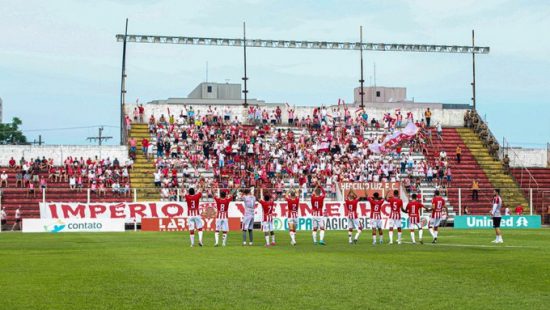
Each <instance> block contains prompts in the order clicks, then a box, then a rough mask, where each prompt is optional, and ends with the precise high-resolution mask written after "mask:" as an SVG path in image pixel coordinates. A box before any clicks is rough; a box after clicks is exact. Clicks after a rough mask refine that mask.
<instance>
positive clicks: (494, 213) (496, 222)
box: [490, 188, 504, 243]
mask: <svg viewBox="0 0 550 310" xmlns="http://www.w3.org/2000/svg"><path fill="white" fill-rule="evenodd" d="M501 208H502V198H500V189H498V188H496V189H495V191H494V193H493V207H492V209H491V213H490V215H491V217H492V218H493V228H495V234H496V238H495V240H493V241H492V242H493V243H504V241H503V240H502V232H501V231H500V220H501V219H502V218H501V214H500V209H501Z"/></svg>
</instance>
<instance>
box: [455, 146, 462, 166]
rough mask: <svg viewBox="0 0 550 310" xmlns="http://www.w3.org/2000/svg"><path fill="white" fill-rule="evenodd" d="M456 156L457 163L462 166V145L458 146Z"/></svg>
mask: <svg viewBox="0 0 550 310" xmlns="http://www.w3.org/2000/svg"><path fill="white" fill-rule="evenodd" d="M455 155H456V162H457V163H459V164H460V159H461V157H462V149H461V148H460V145H457V146H456V150H455Z"/></svg>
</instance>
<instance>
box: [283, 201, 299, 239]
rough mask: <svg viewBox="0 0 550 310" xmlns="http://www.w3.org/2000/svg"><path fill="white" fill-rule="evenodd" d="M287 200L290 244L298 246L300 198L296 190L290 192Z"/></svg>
mask: <svg viewBox="0 0 550 310" xmlns="http://www.w3.org/2000/svg"><path fill="white" fill-rule="evenodd" d="M285 200H286V203H287V206H288V217H287V218H288V229H289V230H290V244H292V245H296V225H298V207H299V205H300V198H298V195H297V194H296V191H295V190H290V191H289V192H288V193H287V194H286V195H285Z"/></svg>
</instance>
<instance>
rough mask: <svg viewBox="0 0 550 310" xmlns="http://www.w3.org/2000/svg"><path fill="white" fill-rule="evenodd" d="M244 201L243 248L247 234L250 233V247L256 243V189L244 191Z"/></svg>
mask: <svg viewBox="0 0 550 310" xmlns="http://www.w3.org/2000/svg"><path fill="white" fill-rule="evenodd" d="M243 194H244V196H243V201H244V217H243V222H242V230H243V246H244V245H246V232H247V231H248V237H249V239H248V245H252V244H253V242H254V230H253V229H254V208H255V207H256V197H255V196H254V188H252V190H250V189H245V190H243Z"/></svg>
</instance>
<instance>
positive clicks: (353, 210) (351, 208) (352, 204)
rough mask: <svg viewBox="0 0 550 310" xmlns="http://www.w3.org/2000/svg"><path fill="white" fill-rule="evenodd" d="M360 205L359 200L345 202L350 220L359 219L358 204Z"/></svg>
mask: <svg viewBox="0 0 550 310" xmlns="http://www.w3.org/2000/svg"><path fill="white" fill-rule="evenodd" d="M358 203H359V198H355V199H353V200H347V199H346V201H345V202H344V206H345V209H346V212H347V217H348V218H350V219H357V204H358Z"/></svg>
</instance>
